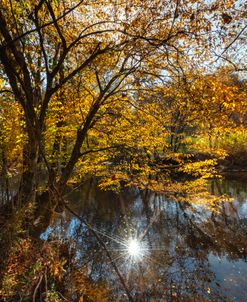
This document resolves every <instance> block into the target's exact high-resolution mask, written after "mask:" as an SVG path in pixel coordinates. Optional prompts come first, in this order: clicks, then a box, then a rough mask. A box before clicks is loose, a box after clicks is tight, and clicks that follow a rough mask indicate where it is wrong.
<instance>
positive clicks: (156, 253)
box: [40, 175, 247, 302]
mask: <svg viewBox="0 0 247 302" xmlns="http://www.w3.org/2000/svg"><path fill="white" fill-rule="evenodd" d="M208 190H209V191H210V192H211V193H214V194H216V195H220V194H228V195H229V196H230V197H231V201H226V202H224V203H221V204H220V206H219V208H218V209H217V211H211V210H210V209H205V208H204V207H202V206H190V205H188V204H180V203H178V202H175V201H172V200H169V199H167V198H166V196H164V195H162V194H155V193H154V192H151V191H140V190H138V189H136V188H129V189H124V190H122V191H121V192H120V194H116V193H114V192H110V191H100V190H98V189H97V188H96V186H95V183H94V181H93V182H87V183H86V184H84V185H83V186H82V187H80V188H79V189H78V190H76V191H74V192H72V193H71V194H70V195H69V196H68V197H69V200H70V204H69V206H70V207H71V208H72V209H73V211H75V212H76V213H77V215H78V216H80V217H82V218H83V219H85V220H86V221H87V222H88V223H90V225H91V227H92V229H93V231H94V232H96V233H97V235H98V236H99V237H100V238H101V240H102V241H103V242H104V245H105V247H107V249H108V251H109V253H110V255H111V259H109V257H108V256H107V255H106V253H105V251H104V249H102V245H101V244H99V242H98V240H97V238H95V236H93V234H92V232H90V231H89V230H88V228H87V227H86V226H85V225H84V224H83V223H81V221H80V220H79V219H78V217H74V216H73V215H72V214H71V213H68V212H63V213H61V214H57V215H56V217H55V218H54V219H53V221H52V222H51V223H50V225H49V226H48V228H47V229H46V230H45V231H44V232H43V233H42V234H41V236H40V238H41V239H42V240H56V239H59V240H62V241H65V242H69V244H70V247H71V251H72V250H73V253H76V255H75V259H76V262H77V266H78V268H80V269H83V271H84V273H85V274H86V275H87V276H88V278H90V280H92V281H93V282H95V284H99V283H104V284H105V286H106V287H107V289H108V300H107V301H116V302H120V301H121V302H124V301H128V298H127V296H126V292H125V291H124V289H123V286H122V283H121V282H120V280H119V277H118V276H117V274H116V271H115V270H114V267H113V265H112V261H114V263H115V264H116V265H117V267H118V270H119V272H120V273H121V275H122V277H123V279H124V282H125V285H126V287H127V288H128V290H129V292H130V294H131V296H132V298H133V300H134V301H140V302H159V301H160V302H161V301H162V302H165V301H191V302H193V301H195V302H200V301H204V302H205V301H208V302H209V301H215V302H216V301H227V302H230V301H235V302H246V301H247V287H246V286H247V261H246V260H247V176H246V175H243V176H242V177H240V176H239V175H230V176H226V177H225V179H223V180H217V181H211V182H210V183H209V186H208ZM109 296H110V298H109Z"/></svg>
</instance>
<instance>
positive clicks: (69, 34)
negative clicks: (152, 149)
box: [0, 0, 243, 203]
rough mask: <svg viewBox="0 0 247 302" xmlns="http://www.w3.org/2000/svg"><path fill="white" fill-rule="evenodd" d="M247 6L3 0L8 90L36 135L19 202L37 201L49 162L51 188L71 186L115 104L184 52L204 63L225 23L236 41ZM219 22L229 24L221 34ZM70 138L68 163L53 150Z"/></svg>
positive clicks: (30, 137) (28, 147) (29, 132)
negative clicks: (93, 132)
mask: <svg viewBox="0 0 247 302" xmlns="http://www.w3.org/2000/svg"><path fill="white" fill-rule="evenodd" d="M241 6H242V4H241V2H236V1H227V2H226V1H214V2H211V3H207V2H206V1H203V0H201V1H187V0H184V1H175V0H174V1H166V0H159V1H148V0H145V1H139V0H132V1H130V2H128V3H123V4H119V2H118V1H109V2H107V3H105V1H98V2H91V1H77V2H76V1H73V2H70V1H64V2H63V3H59V2H57V1H47V0H40V1H32V0H30V1H26V2H22V1H7V0H2V1H1V11H0V41H1V42H0V43H1V45H0V48H1V51H0V61H1V65H2V68H3V72H2V73H1V74H2V78H3V82H4V88H3V90H2V92H3V94H5V93H6V91H7V90H8V92H7V93H9V92H10V94H11V95H13V98H14V99H15V102H17V103H18V104H19V105H20V107H21V111H22V116H23V117H22V119H23V122H24V125H23V128H24V132H25V135H26V136H27V140H26V142H25V143H24V145H23V162H22V167H23V168H22V175H21V180H20V187H19V193H18V198H19V200H20V202H21V203H23V202H26V201H32V200H35V196H36V189H37V187H38V184H39V178H38V174H39V172H40V170H41V169H43V167H44V166H45V167H46V170H47V175H48V178H49V181H48V183H49V184H48V186H49V188H50V189H51V190H53V191H55V192H58V191H60V192H62V191H63V189H64V186H65V185H66V184H67V182H68V180H69V179H70V177H71V175H72V172H73V171H74V168H75V166H76V165H77V163H78V161H79V160H81V158H82V157H83V156H84V155H85V153H86V154H88V153H89V152H95V149H94V148H90V147H89V148H87V143H88V140H87V138H88V134H89V131H91V130H92V129H93V128H94V127H95V126H96V125H97V123H98V121H99V120H100V119H101V118H102V117H103V116H105V115H108V114H109V112H110V110H111V106H113V103H116V102H117V103H118V102H120V99H122V97H123V96H124V95H126V96H127V99H128V101H129V98H132V100H133V101H134V103H136V99H137V98H138V90H140V89H141V88H142V87H141V86H143V85H144V84H145V83H155V82H156V80H155V79H157V78H159V77H162V76H163V75H164V74H166V73H168V74H169V75H170V74H171V72H172V69H174V68H175V69H176V68H177V66H178V65H179V64H180V58H181V57H183V56H184V55H185V54H188V55H189V56H190V57H193V56H194V57H195V58H194V59H195V60H196V59H198V60H199V61H200V58H201V57H202V55H203V56H204V57H205V56H206V55H209V49H210V47H211V46H213V47H216V46H217V45H219V44H220V43H221V42H222V41H221V40H222V39H221V38H222V36H221V34H222V31H224V33H225V34H224V39H225V41H224V42H225V45H226V48H227V47H228V48H230V46H231V45H232V44H233V42H235V40H237V38H238V37H237V36H236V37H235V39H234V41H233V40H231V39H232V36H233V35H234V30H235V29H234V27H233V26H232V24H233V23H234V22H237V21H240V23H241V22H242V18H243V16H242V15H241V14H239V15H237V13H236V12H237V11H241V9H240V8H241ZM217 23H220V24H221V25H218V26H221V29H222V31H220V33H216V34H215V33H213V32H214V29H215V27H217ZM228 31H230V33H231V34H232V36H230V35H229V39H230V40H227V39H226V38H225V37H226V35H227V33H228ZM242 31H243V30H242V29H240V30H239V32H238V33H237V35H240V34H242ZM227 37H228V36H227ZM230 43H231V45H230ZM145 85H146V84H145ZM150 86H151V85H149V87H147V88H148V89H151V90H152V89H153V88H152V87H150ZM134 90H135V91H136V92H135V93H134V92H133V91H134ZM121 102H122V101H121ZM134 105H135V104H134ZM73 107H74V109H73V110H71V109H72V108H73ZM69 128H70V129H69ZM66 137H67V138H66ZM66 141H67V142H68V145H69V146H68V148H67V149H66V148H65V145H66ZM50 142H52V147H51V145H49V143H50ZM62 146H63V148H64V150H65V149H66V152H65V153H66V154H64V156H63V155H62V159H61V162H60V164H59V165H60V168H59V167H58V165H57V164H54V157H56V156H57V154H58V150H60V151H61V148H62ZM106 147H110V146H106ZM100 149H101V148H100ZM52 157H53V160H52ZM54 188H56V189H55V190H54Z"/></svg>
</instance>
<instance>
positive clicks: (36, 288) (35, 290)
mask: <svg viewBox="0 0 247 302" xmlns="http://www.w3.org/2000/svg"><path fill="white" fill-rule="evenodd" d="M42 279H43V275H41V276H40V278H39V282H38V284H37V285H36V287H35V289H34V292H33V302H35V298H36V294H37V290H38V288H39V286H40V283H41V282H42Z"/></svg>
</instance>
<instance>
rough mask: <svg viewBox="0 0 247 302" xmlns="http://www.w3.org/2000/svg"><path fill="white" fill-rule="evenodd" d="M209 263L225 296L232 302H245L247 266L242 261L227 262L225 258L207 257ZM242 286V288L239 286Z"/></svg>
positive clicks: (246, 299)
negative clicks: (229, 297) (232, 301)
mask: <svg viewBox="0 0 247 302" xmlns="http://www.w3.org/2000/svg"><path fill="white" fill-rule="evenodd" d="M209 262H210V265H211V267H212V270H213V271H214V272H215V275H216V279H217V283H220V284H221V286H222V288H223V290H224V291H225V295H227V294H229V295H230V296H231V297H232V299H233V300H234V301H247V288H246V286H247V265H246V262H245V261H243V260H236V261H229V260H228V259H227V258H226V257H221V258H219V257H216V256H214V255H212V254H210V255H209ZM239 284H243V285H244V286H239Z"/></svg>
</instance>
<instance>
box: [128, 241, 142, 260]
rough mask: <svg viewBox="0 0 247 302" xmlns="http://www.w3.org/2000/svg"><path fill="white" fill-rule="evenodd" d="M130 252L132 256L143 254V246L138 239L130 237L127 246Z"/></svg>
mask: <svg viewBox="0 0 247 302" xmlns="http://www.w3.org/2000/svg"><path fill="white" fill-rule="evenodd" d="M127 250H128V253H129V255H130V256H132V257H138V256H140V255H141V247H140V244H139V242H138V241H137V240H136V239H130V240H129V242H128V247H127Z"/></svg>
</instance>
